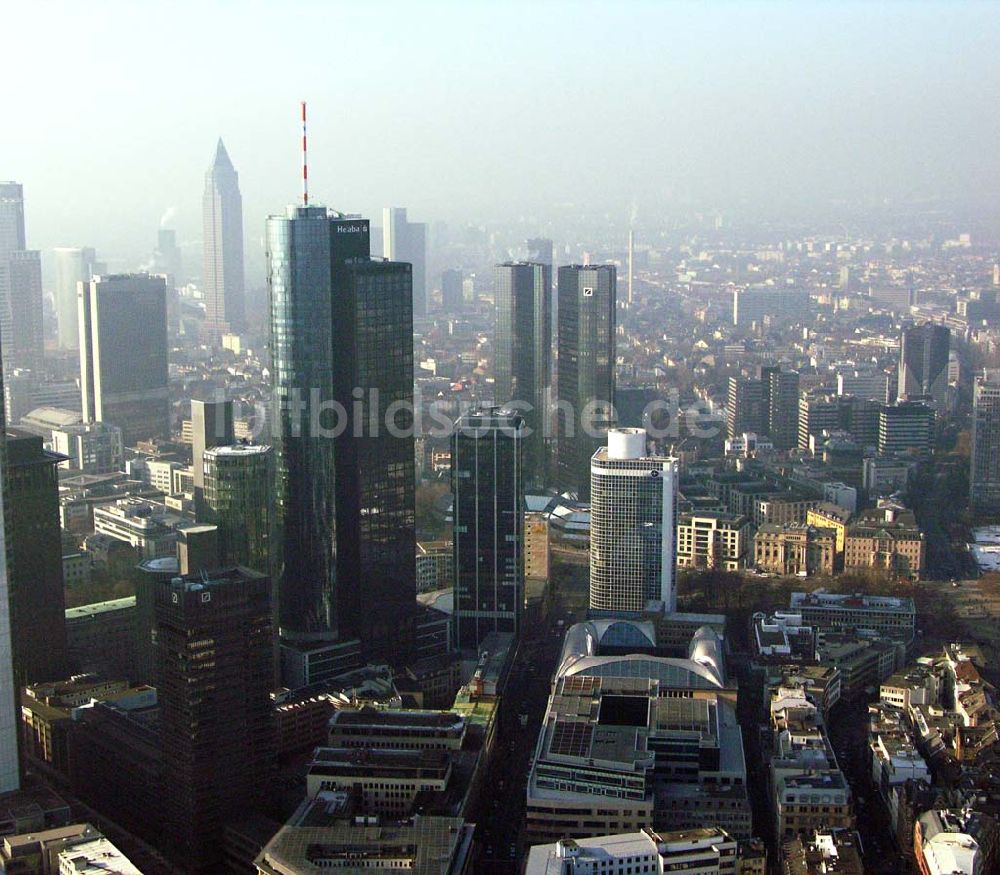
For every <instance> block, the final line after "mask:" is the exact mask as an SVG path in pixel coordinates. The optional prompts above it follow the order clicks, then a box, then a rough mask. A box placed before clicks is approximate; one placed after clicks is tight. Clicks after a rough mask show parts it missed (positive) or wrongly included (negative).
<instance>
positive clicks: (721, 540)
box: [677, 512, 753, 571]
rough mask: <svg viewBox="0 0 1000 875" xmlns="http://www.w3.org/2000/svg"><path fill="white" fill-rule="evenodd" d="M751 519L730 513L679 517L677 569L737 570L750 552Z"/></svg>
mask: <svg viewBox="0 0 1000 875" xmlns="http://www.w3.org/2000/svg"><path fill="white" fill-rule="evenodd" d="M752 533H753V527H752V526H751V524H750V519H749V518H748V517H745V516H739V515H737V514H731V513H718V512H715V513H713V512H700V513H685V514H681V515H680V516H679V517H678V519H677V567H678V568H714V569H720V570H724V571H736V570H738V569H740V568H743V567H744V566H745V565H746V562H747V556H748V555H749V553H750V543H751V538H752Z"/></svg>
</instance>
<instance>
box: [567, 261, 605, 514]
mask: <svg viewBox="0 0 1000 875" xmlns="http://www.w3.org/2000/svg"><path fill="white" fill-rule="evenodd" d="M558 299H559V301H558V303H559V306H558V316H557V322H558V327H557V334H558V342H557V348H558V356H559V360H558V364H557V373H558V378H557V382H556V395H557V398H558V405H559V407H558V410H557V412H556V433H557V435H558V463H559V485H560V487H561V488H562V489H564V490H566V491H569V492H575V493H576V494H577V495H579V496H580V497H581V498H582V499H584V500H586V499H587V498H588V497H589V495H590V457H591V456H592V455H593V454H594V452H595V451H596V450H597V449H598V448H599V447H600V446H602V445H603V444H604V440H605V436H606V434H607V430H608V428H609V427H610V426H611V425H613V424H614V400H615V299H616V274H615V268H614V265H610V264H599V265H568V266H565V267H560V268H559V279H558ZM588 429H589V431H590V432H591V434H588V433H587V432H588Z"/></svg>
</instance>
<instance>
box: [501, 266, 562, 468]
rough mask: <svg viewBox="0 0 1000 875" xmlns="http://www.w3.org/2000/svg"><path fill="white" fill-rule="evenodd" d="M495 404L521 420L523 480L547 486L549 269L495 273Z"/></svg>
mask: <svg viewBox="0 0 1000 875" xmlns="http://www.w3.org/2000/svg"><path fill="white" fill-rule="evenodd" d="M494 296H495V301H496V335H495V337H494V341H493V354H494V381H495V389H494V400H495V401H496V403H497V404H498V405H500V406H503V405H505V404H511V403H512V402H517V407H516V409H517V410H518V411H519V412H520V413H521V415H522V417H523V418H524V427H525V437H524V477H525V483H526V485H528V486H529V487H532V486H534V487H540V486H544V485H545V484H546V482H547V479H548V478H547V465H546V461H547V458H548V454H547V452H546V443H545V434H546V415H547V413H548V404H549V393H550V391H551V385H552V268H551V267H549V266H548V265H545V264H528V263H522V262H508V263H505V264H498V265H497V266H496V268H495V269H494Z"/></svg>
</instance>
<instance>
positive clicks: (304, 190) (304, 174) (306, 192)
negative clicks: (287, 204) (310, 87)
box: [302, 100, 309, 207]
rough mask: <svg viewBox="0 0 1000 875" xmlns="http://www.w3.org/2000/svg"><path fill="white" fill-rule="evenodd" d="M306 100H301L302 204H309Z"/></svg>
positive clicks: (305, 205)
mask: <svg viewBox="0 0 1000 875" xmlns="http://www.w3.org/2000/svg"><path fill="white" fill-rule="evenodd" d="M306 155H307V152H306V102H305V101H304V100H303V101H302V206H304V207H308V206H309V162H308V161H307V160H306Z"/></svg>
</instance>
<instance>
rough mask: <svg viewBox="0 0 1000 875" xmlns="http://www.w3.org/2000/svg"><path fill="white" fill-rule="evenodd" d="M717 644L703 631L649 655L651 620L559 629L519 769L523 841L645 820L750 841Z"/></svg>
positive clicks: (731, 691) (732, 697) (636, 826)
mask: <svg viewBox="0 0 1000 875" xmlns="http://www.w3.org/2000/svg"><path fill="white" fill-rule="evenodd" d="M721 646H722V645H721V641H720V639H719V638H718V636H717V635H716V634H715V633H714V632H713V631H712V630H711V629H709V628H700V629H699V630H698V631H697V633H696V634H695V635H694V637H693V638H692V639H691V641H690V645H689V648H688V658H686V659H678V658H673V657H663V656H657V655H653V654H654V653H655V651H656V647H657V641H656V634H655V630H654V626H653V624H652V623H650V622H641V621H638V620H636V621H633V620H621V619H604V620H592V621H590V622H587V623H578V624H576V625H574V626H571V627H570V628H569V629H568V631H567V633H566V640H565V643H564V645H563V650H562V654H561V656H560V659H559V663H558V666H559V667H558V668H557V670H556V674H555V678H554V680H553V685H552V694H551V695H550V697H549V702H548V707H547V709H546V713H545V717H544V718H543V721H542V726H541V730H540V732H539V738H538V742H537V744H536V747H535V753H534V757H533V760H532V766H531V772H530V774H529V776H528V787H527V824H526V825H527V832H528V839H529V842H530V843H531V844H536V843H539V842H545V841H556V840H558V839H560V838H563V837H565V836H566V835H567V834H569V835H577V836H581V837H590V836H600V835H607V834H611V833H613V832H615V831H616V830H622V829H624V830H626V831H635V832H637V831H639V830H640V829H642V828H644V827H652V829H654V830H664V829H667V828H668V827H669V828H671V829H693V828H701V827H717V828H721V829H724V830H726V831H727V832H728V833H730V834H732V835H733V836H735V837H737V838H749V836H750V828H751V827H750V803H749V800H748V797H747V785H746V761H745V758H744V753H743V741H742V735H741V732H740V727H739V723H738V722H737V720H736V711H735V701H736V690H735V688H733V687H731V686H729V685H728V683H727V680H726V676H725V671H724V667H723V664H722V652H721Z"/></svg>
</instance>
